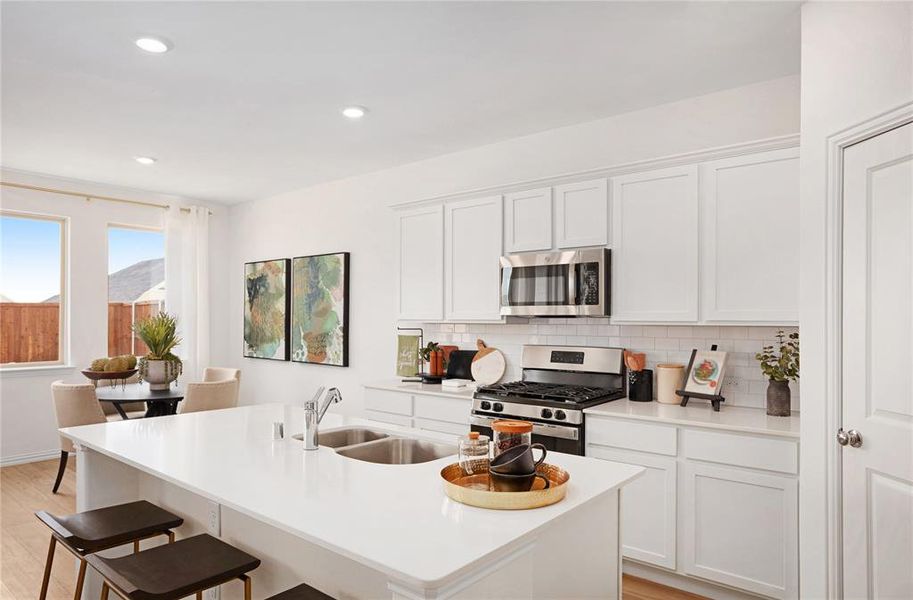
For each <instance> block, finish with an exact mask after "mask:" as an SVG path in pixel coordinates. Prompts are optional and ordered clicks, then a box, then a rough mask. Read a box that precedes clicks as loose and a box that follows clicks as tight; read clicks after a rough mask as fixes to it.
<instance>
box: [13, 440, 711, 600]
mask: <svg viewBox="0 0 913 600" xmlns="http://www.w3.org/2000/svg"><path fill="white" fill-rule="evenodd" d="M75 462H76V461H75V459H74V458H73V457H70V463H69V464H68V465H67V472H66V475H64V478H63V483H61V484H60V490H58V493H57V494H52V493H51V486H52V485H53V483H54V477H55V476H56V475H57V461H56V460H50V461H44V462H37V463H29V464H25V465H16V466H13V467H3V468H0V542H2V543H0V598H2V599H3V600H29V599H32V598H37V597H38V591H39V590H40V589H41V575H42V574H43V573H44V561H45V558H46V557H47V553H48V540H49V536H48V530H47V527H45V526H44V525H43V524H42V523H41V522H40V521H38V519H36V518H35V514H34V513H35V511H36V510H47V511H48V512H51V513H55V514H69V513H72V512H75V510H76V470H75V468H74V463H75ZM75 565H76V559H75V558H73V555H71V554H70V553H69V552H67V551H66V550H64V549H62V548H61V547H60V545H59V544H58V545H57V551H56V553H55V555H54V570H53V572H52V576H51V584H50V589H49V590H48V598H49V600H70V599H71V598H72V597H73V584H74V583H75V581H76V568H75ZM623 588H624V600H698V599H700V598H702V597H701V596H695V595H694V594H689V593H687V592H683V591H681V590H676V589H673V588H670V587H666V586H663V585H659V584H657V583H653V582H651V581H646V580H644V579H638V578H636V577H630V576H628V575H625V576H624V583H623Z"/></svg>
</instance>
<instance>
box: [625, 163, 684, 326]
mask: <svg viewBox="0 0 913 600" xmlns="http://www.w3.org/2000/svg"><path fill="white" fill-rule="evenodd" d="M697 185H698V177H697V167H696V166H693V165H692V166H685V167H674V168H671V169H660V170H656V171H647V172H645V173H635V174H633V175H623V176H621V177H614V178H613V179H612V320H613V321H664V322H675V321H678V322H693V321H697V305H698V303H697V297H698V239H699V232H698V196H697Z"/></svg>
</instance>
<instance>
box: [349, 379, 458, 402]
mask: <svg viewBox="0 0 913 600" xmlns="http://www.w3.org/2000/svg"><path fill="white" fill-rule="evenodd" d="M364 386H365V387H366V388H370V389H375V390H387V391H389V392H401V393H403V394H425V395H430V396H445V397H447V398H457V399H459V400H472V394H473V393H474V392H475V385H474V384H470V385H468V386H466V387H464V388H460V389H455V390H454V389H447V388H444V387H441V384H439V383H407V382H404V381H399V380H396V379H394V380H390V381H373V382H371V383H366V384H364Z"/></svg>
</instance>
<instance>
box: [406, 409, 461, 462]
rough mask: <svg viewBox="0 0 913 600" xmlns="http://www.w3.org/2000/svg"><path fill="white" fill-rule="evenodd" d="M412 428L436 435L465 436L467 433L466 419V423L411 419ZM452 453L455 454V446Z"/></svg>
mask: <svg viewBox="0 0 913 600" xmlns="http://www.w3.org/2000/svg"><path fill="white" fill-rule="evenodd" d="M413 427H415V428H416V429H424V430H427V431H437V432H438V433H452V434H454V435H466V434H467V433H469V423H468V418H467V422H466V423H448V422H447V421H435V420H433V419H413ZM453 453H454V454H456V446H454V450H453Z"/></svg>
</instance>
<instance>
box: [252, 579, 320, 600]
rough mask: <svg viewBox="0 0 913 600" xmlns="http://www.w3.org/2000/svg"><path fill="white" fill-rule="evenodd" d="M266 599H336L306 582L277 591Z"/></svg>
mask: <svg viewBox="0 0 913 600" xmlns="http://www.w3.org/2000/svg"><path fill="white" fill-rule="evenodd" d="M266 600H336V599H335V598H333V596H327V595H326V594H324V593H323V592H321V591H320V590H315V589H314V588H312V587H311V586H309V585H308V584H306V583H302V584H301V585H296V586H295V587H293V588H291V589H289V590H285V591H284V592H279V593H278V594H276V595H275V596H270V597H269V598H267V599H266Z"/></svg>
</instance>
